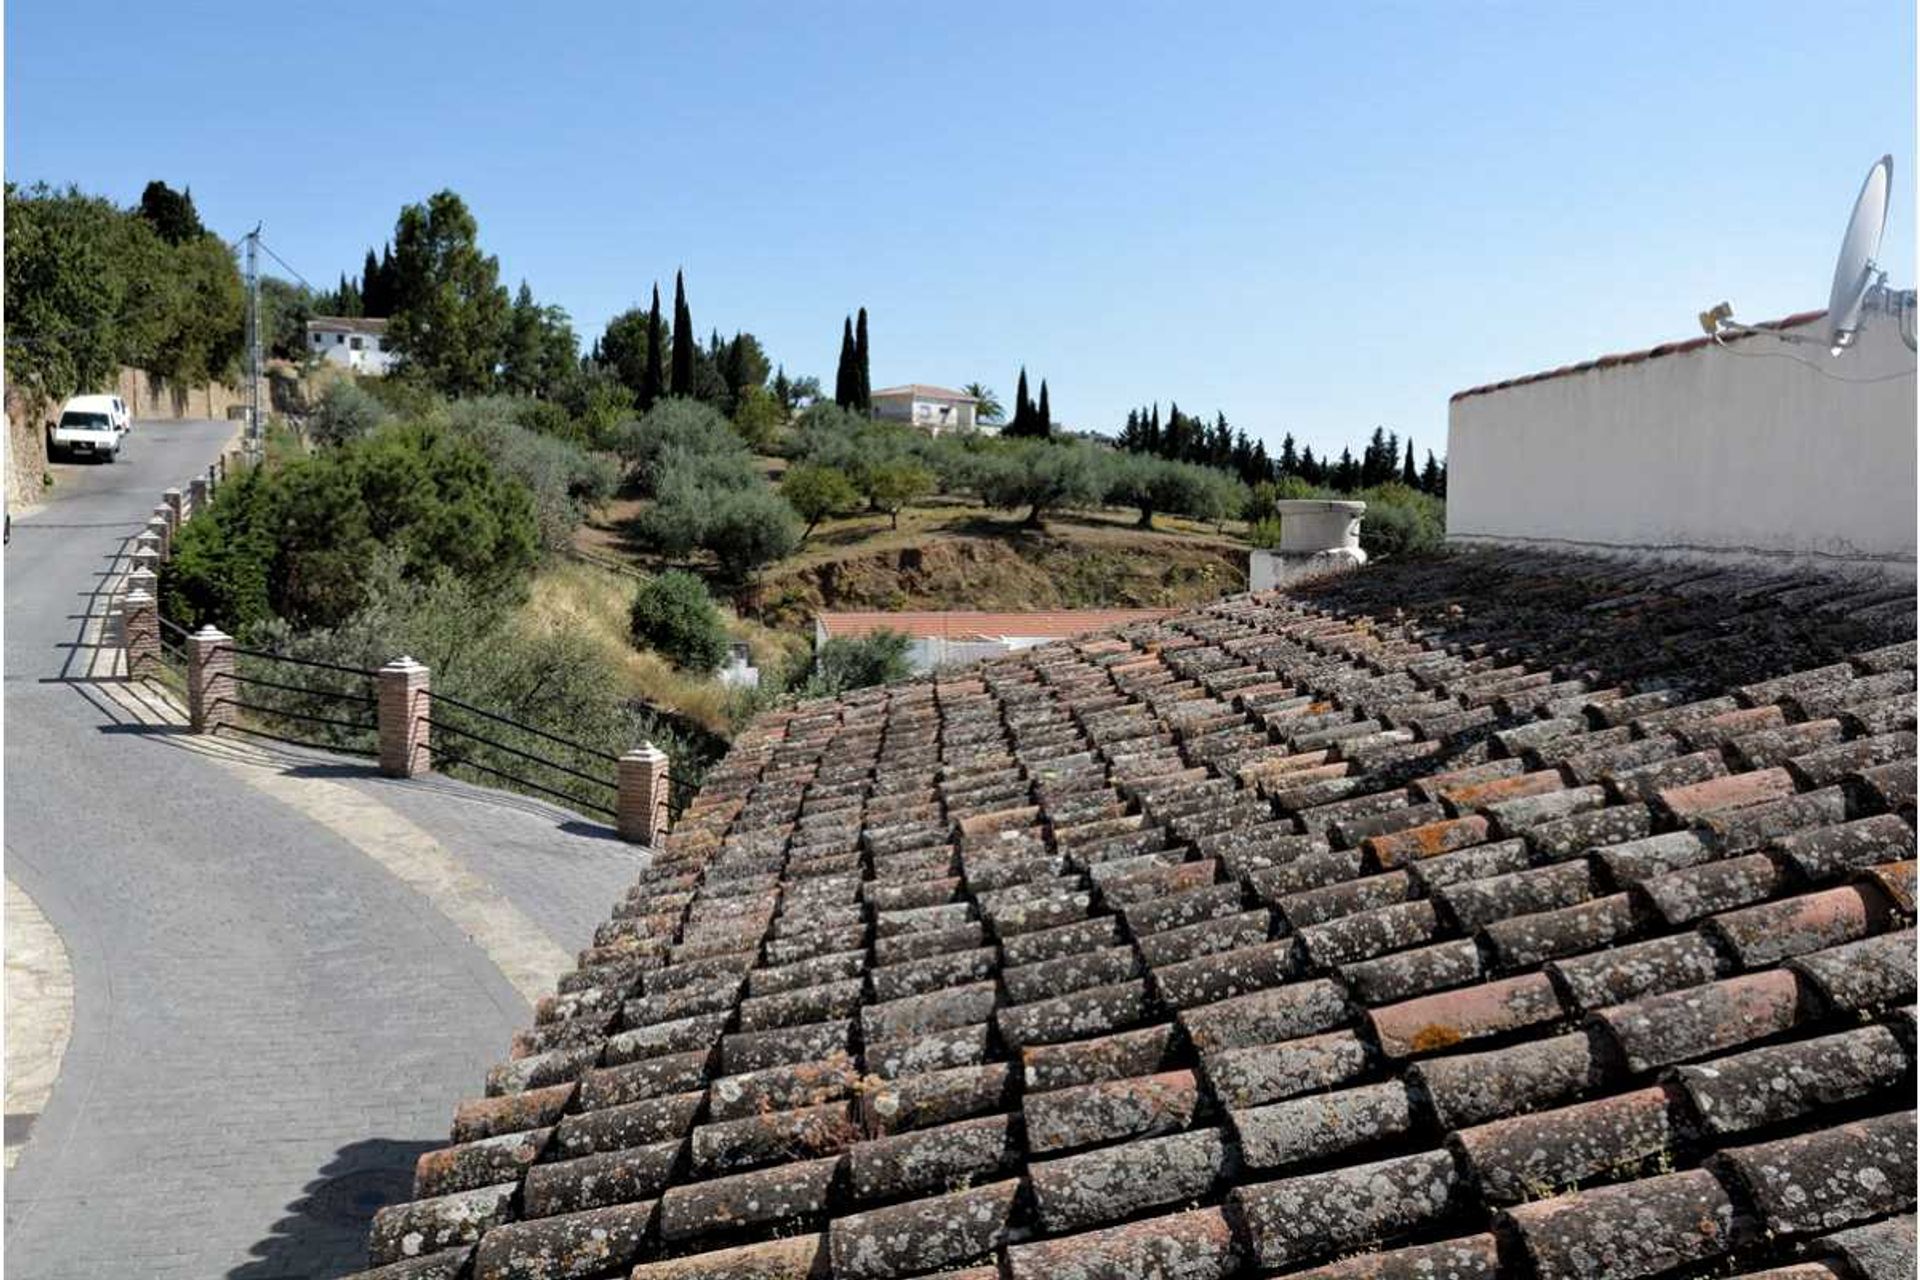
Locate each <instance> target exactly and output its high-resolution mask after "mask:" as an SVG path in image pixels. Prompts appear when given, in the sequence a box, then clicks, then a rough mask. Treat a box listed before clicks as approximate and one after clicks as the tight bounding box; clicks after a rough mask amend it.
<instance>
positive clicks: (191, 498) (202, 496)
mask: <svg viewBox="0 0 1920 1280" xmlns="http://www.w3.org/2000/svg"><path fill="white" fill-rule="evenodd" d="M207 492H208V490H207V478H206V477H205V476H195V477H194V478H193V479H192V480H189V481H188V482H187V513H188V514H189V515H196V516H197V515H199V514H200V513H201V512H202V511H205V510H206V509H207Z"/></svg>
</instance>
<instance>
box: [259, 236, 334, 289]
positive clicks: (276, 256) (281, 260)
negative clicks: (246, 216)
mask: <svg viewBox="0 0 1920 1280" xmlns="http://www.w3.org/2000/svg"><path fill="white" fill-rule="evenodd" d="M254 243H255V244H257V245H259V246H260V248H261V249H262V250H264V251H265V252H266V255H267V256H268V257H269V258H272V259H273V260H274V261H275V262H277V263H279V264H280V265H281V266H282V267H284V268H286V269H287V270H288V271H289V272H291V273H292V275H293V278H294V279H295V280H298V281H299V282H300V283H301V284H303V285H305V286H307V288H308V289H309V290H310V291H312V292H314V293H323V292H325V291H324V290H322V289H320V288H319V287H317V286H316V285H315V284H314V283H313V281H311V280H309V279H307V278H306V277H305V276H303V275H301V274H300V273H299V271H297V270H295V269H294V266H293V264H292V263H291V262H288V261H287V260H286V259H285V258H283V257H281V256H280V255H279V254H277V253H275V252H274V251H273V249H272V247H271V246H269V245H268V244H267V242H266V241H265V240H262V239H260V238H259V237H258V236H255V237H254Z"/></svg>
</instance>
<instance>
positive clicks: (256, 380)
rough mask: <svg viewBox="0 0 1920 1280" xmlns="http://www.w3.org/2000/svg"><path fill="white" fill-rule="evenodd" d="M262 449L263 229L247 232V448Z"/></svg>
mask: <svg viewBox="0 0 1920 1280" xmlns="http://www.w3.org/2000/svg"><path fill="white" fill-rule="evenodd" d="M259 448H260V228H259V226H258V225H255V227H254V228H253V230H251V231H249V232H247V449H248V452H250V453H251V452H257V451H258V450H259Z"/></svg>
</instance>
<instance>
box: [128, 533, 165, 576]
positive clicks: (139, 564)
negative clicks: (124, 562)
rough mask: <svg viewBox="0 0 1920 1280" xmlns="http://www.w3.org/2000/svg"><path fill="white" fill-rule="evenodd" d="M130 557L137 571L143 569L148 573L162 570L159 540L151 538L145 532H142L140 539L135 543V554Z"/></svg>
mask: <svg viewBox="0 0 1920 1280" xmlns="http://www.w3.org/2000/svg"><path fill="white" fill-rule="evenodd" d="M128 558H129V559H130V560H132V561H133V570H134V572H135V573H138V572H140V570H142V569H145V570H146V571H147V572H148V573H158V572H159V571H160V543H159V541H158V540H149V539H148V538H147V536H146V535H145V534H142V535H141V536H140V539H139V541H137V542H135V543H134V545H133V555H132V556H130V557H128Z"/></svg>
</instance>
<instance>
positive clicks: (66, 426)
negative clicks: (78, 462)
mask: <svg viewBox="0 0 1920 1280" xmlns="http://www.w3.org/2000/svg"><path fill="white" fill-rule="evenodd" d="M127 429H128V420H127V407H126V405H124V404H122V403H121V401H120V397H118V396H75V397H74V398H73V399H71V400H69V401H67V402H66V403H65V404H64V405H61V406H60V417H59V419H58V420H57V421H56V422H55V423H54V424H53V425H52V426H51V427H49V428H47V456H48V457H49V458H53V457H56V456H59V455H62V454H64V455H66V456H69V457H76V456H80V455H85V456H87V457H94V458H105V459H106V460H107V461H108V462H112V461H114V460H115V459H117V458H118V457H119V456H120V444H121V442H122V441H123V440H125V439H126V435H127Z"/></svg>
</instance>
